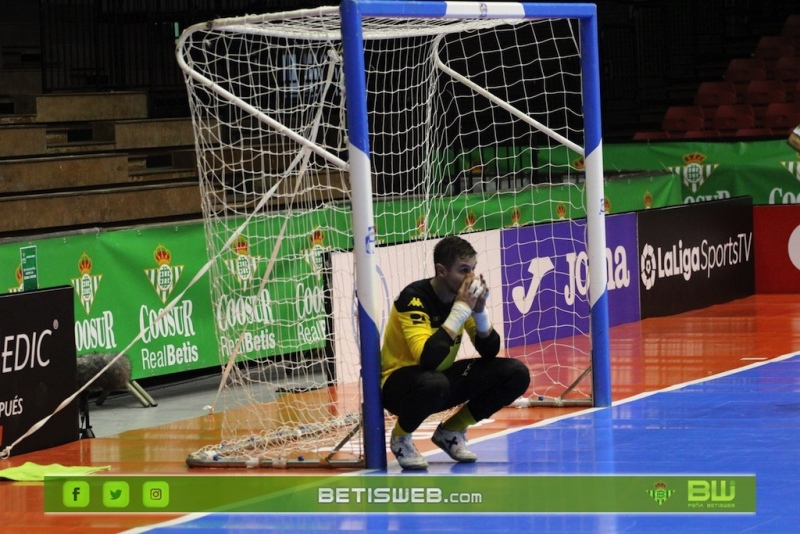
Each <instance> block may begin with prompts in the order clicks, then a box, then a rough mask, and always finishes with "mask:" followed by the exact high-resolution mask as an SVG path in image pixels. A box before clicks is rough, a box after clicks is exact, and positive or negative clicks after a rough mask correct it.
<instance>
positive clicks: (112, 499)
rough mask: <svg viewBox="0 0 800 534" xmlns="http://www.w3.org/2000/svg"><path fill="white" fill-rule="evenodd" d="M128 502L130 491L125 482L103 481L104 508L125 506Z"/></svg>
mask: <svg viewBox="0 0 800 534" xmlns="http://www.w3.org/2000/svg"><path fill="white" fill-rule="evenodd" d="M130 502H131V492H130V487H129V486H128V483H127V482H122V481H111V482H104V483H103V506H105V507H106V508H126V507H127V506H128V505H129V504H130Z"/></svg>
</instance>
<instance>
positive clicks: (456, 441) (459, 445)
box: [431, 423, 478, 464]
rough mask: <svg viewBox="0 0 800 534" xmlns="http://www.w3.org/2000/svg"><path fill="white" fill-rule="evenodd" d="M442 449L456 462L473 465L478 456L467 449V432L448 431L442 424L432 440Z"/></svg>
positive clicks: (437, 428)
mask: <svg viewBox="0 0 800 534" xmlns="http://www.w3.org/2000/svg"><path fill="white" fill-rule="evenodd" d="M431 441H433V442H434V443H435V444H436V445H438V447H439V448H440V449H442V450H443V451H444V452H446V453H447V454H448V455H449V456H450V458H452V459H453V460H455V461H456V462H461V463H465V464H466V463H472V462H474V461H475V460H477V459H478V455H477V454H475V453H474V452H472V451H470V450H468V449H467V432H466V431H464V432H456V431H455V430H447V429H446V428H444V427H443V426H442V425H441V423H440V424H439V426H438V427H436V432H434V433H433V437H432V438H431Z"/></svg>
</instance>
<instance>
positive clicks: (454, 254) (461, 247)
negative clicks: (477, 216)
mask: <svg viewBox="0 0 800 534" xmlns="http://www.w3.org/2000/svg"><path fill="white" fill-rule="evenodd" d="M477 255H478V253H477V252H475V249H474V248H473V247H472V245H471V244H470V242H469V241H467V240H466V239H463V238H461V237H458V236H455V235H450V236H447V237H445V238H444V239H442V240H441V241H439V242H438V243H436V246H435V247H433V263H434V264H437V263H441V264H442V265H444V266H445V267H447V268H448V269H449V268H450V267H452V266H453V264H454V263H455V262H456V261H458V260H460V259H462V258H473V257H475V256H477Z"/></svg>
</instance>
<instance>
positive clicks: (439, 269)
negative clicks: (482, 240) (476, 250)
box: [436, 256, 478, 296]
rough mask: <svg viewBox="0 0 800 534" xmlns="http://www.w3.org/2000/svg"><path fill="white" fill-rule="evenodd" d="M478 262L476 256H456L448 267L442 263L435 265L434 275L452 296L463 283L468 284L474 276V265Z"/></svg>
mask: <svg viewBox="0 0 800 534" xmlns="http://www.w3.org/2000/svg"><path fill="white" fill-rule="evenodd" d="M477 264H478V258H477V257H476V256H468V257H465V258H458V259H457V260H456V261H454V262H453V265H451V266H450V267H449V268H447V267H445V266H444V265H442V264H438V265H437V266H436V275H437V277H438V278H439V280H440V281H441V284H442V286H444V287H445V288H447V290H448V292H450V293H452V294H453V296H455V295H457V294H458V292H459V289H461V287H462V286H463V285H465V282H466V287H469V284H470V283H471V282H472V280H473V279H474V278H475V267H476V265H477Z"/></svg>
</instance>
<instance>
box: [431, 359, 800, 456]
mask: <svg viewBox="0 0 800 534" xmlns="http://www.w3.org/2000/svg"><path fill="white" fill-rule="evenodd" d="M798 355H800V352H791V353H789V354H784V355H782V356H776V357H775V358H770V359H768V360H766V361H757V362H754V363H751V364H750V365H745V366H744V367H738V368H736V369H731V370H729V371H723V372H722V373H718V374H715V375H710V376H706V377H703V378H698V379H696V380H690V381H688V382H683V383H681V384H675V385H672V386H668V387H665V388H663V389H656V390H653V391H645V392H643V393H638V394H636V395H633V396H631V397H627V398H624V399H620V400H618V401H614V402H612V403H611V406H609V407H607V408H603V407H597V408H587V409H585V410H580V411H578V412H573V413H568V414H564V415H559V416H557V417H552V418H549V419H544V420H542V421H538V422H536V423H532V424H530V425H527V426H521V427H516V428H508V429H506V430H501V431H499V432H496V433H494V434H489V435H486V436H481V437H479V438H475V439H471V440H469V442H470V443H480V442H481V441H485V440H487V439H492V438H496V437H501V436H507V435H509V434H513V433H514V432H519V431H520V430H526V429H528V428H540V427H543V426H547V425H550V424H552V423H556V422H558V421H563V420H565V419H570V418H573V417H580V416H582V415H586V414H590V413H594V412H597V411H599V410H606V409H608V408H615V407H617V406H621V405H623V404H627V403H629V402H633V401H637V400H641V399H645V398H647V397H650V396H652V395H656V394H658V393H666V392H669V391H675V390H678V389H683V388H685V387H687V386H691V385H694V384H702V383H703V382H708V381H709V380H715V379H717V378H723V377H726V376H731V375H735V374H738V373H741V372H744V371H749V370H750V369H755V368H756V367H761V366H762V365H767V364H770V363H776V362H781V361H784V360H788V359H790V358H793V357H795V356H798ZM612 388H613V384H612ZM519 409H520V410H524V409H525V408H519ZM438 452H440V451H433V453H438ZM425 456H427V454H426V455H425Z"/></svg>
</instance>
